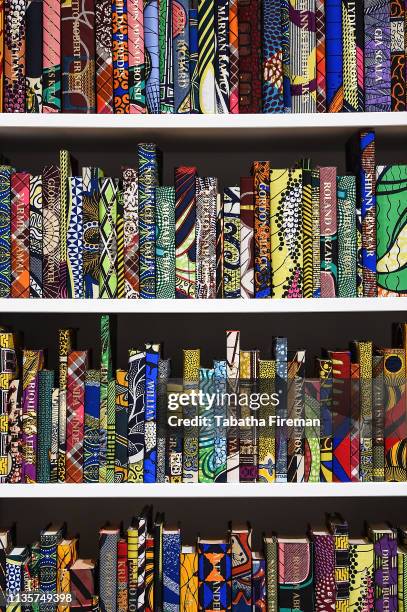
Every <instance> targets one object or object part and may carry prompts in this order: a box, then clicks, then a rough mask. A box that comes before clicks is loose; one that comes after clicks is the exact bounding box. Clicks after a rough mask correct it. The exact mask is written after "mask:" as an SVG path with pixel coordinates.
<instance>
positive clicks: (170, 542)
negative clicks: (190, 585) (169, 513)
mask: <svg viewBox="0 0 407 612" xmlns="http://www.w3.org/2000/svg"><path fill="white" fill-rule="evenodd" d="M181 568H182V565H181V534H180V530H179V529H169V528H168V529H167V528H164V531H163V567H162V574H163V589H162V605H163V610H167V609H169V608H174V607H179V608H180V610H181V609H185V610H188V609H189V608H182V607H180V604H181V601H180V586H181V584H182V581H181V571H182V570H181Z"/></svg>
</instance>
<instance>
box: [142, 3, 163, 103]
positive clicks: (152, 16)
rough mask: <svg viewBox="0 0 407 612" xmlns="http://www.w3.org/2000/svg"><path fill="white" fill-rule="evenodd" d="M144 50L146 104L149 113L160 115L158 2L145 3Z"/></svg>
mask: <svg viewBox="0 0 407 612" xmlns="http://www.w3.org/2000/svg"><path fill="white" fill-rule="evenodd" d="M143 17H144V49H145V51H144V52H145V54H146V64H147V65H148V66H149V70H148V71H147V72H146V102H147V110H148V112H149V113H154V114H156V113H160V109H161V104H160V52H159V42H158V30H159V28H158V23H159V19H158V0H145V2H144V15H143Z"/></svg>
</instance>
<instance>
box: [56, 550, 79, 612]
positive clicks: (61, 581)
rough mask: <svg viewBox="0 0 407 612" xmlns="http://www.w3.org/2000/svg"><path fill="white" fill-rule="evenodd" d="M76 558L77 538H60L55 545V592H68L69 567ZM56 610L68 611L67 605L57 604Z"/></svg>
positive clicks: (69, 586)
mask: <svg viewBox="0 0 407 612" xmlns="http://www.w3.org/2000/svg"><path fill="white" fill-rule="evenodd" d="M77 558H78V540H77V538H72V539H71V540H61V542H60V543H59V544H58V547H57V592H58V593H70V592H71V580H70V577H69V568H70V567H71V565H73V564H74V563H75V561H76V560H77ZM58 612H69V606H67V605H63V604H61V605H59V606H58Z"/></svg>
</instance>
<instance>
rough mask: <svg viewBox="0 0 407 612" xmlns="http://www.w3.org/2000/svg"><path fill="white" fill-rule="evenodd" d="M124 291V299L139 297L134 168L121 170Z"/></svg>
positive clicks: (137, 227)
mask: <svg viewBox="0 0 407 612" xmlns="http://www.w3.org/2000/svg"><path fill="white" fill-rule="evenodd" d="M122 187H123V219H124V290H125V297H126V298H131V299H136V298H138V297H139V296H140V261H139V216H138V177H137V170H135V169H134V168H124V169H123V185H122Z"/></svg>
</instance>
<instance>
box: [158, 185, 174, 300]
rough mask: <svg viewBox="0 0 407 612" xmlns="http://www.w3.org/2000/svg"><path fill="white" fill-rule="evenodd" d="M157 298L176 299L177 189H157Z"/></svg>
mask: <svg viewBox="0 0 407 612" xmlns="http://www.w3.org/2000/svg"><path fill="white" fill-rule="evenodd" d="M155 195H156V202H157V204H156V206H157V208H156V212H157V217H156V224H157V234H156V244H155V254H156V263H157V282H156V298H175V189H174V187H156V190H155Z"/></svg>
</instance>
